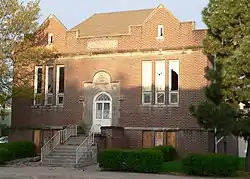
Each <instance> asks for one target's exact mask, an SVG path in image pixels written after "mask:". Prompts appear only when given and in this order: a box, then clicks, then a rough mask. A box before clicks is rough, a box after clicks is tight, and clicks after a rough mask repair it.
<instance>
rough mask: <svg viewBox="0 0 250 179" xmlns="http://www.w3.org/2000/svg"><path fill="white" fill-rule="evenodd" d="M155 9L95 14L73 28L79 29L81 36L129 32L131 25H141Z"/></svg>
mask: <svg viewBox="0 0 250 179" xmlns="http://www.w3.org/2000/svg"><path fill="white" fill-rule="evenodd" d="M153 11H154V9H142V10H134V11H122V12H111V13H100V14H94V15H93V16H91V17H90V18H88V19H87V20H85V21H84V22H82V23H80V24H78V25H77V26H75V27H73V28H72V29H71V30H78V31H79V36H103V35H107V36H108V35H114V34H128V33H129V26H131V25H141V24H142V23H143V22H144V21H145V20H146V19H147V18H148V17H149V16H150V14H151V13H152V12H153Z"/></svg>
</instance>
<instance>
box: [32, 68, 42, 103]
mask: <svg viewBox="0 0 250 179" xmlns="http://www.w3.org/2000/svg"><path fill="white" fill-rule="evenodd" d="M38 69H43V67H42V66H35V75H34V101H33V105H34V106H35V105H41V104H36V96H37V94H38V93H37V82H38ZM39 94H40V93H39Z"/></svg>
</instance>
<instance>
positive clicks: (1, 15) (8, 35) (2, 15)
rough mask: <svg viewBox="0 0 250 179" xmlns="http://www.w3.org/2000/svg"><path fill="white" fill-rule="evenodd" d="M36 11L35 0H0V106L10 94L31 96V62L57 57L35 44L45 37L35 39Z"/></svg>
mask: <svg viewBox="0 0 250 179" xmlns="http://www.w3.org/2000/svg"><path fill="white" fill-rule="evenodd" d="M39 12H40V8H39V0H37V1H28V2H27V3H24V2H20V1H19V0H0V106H3V105H5V104H6V102H7V101H8V100H9V99H10V98H11V97H13V95H15V96H16V95H22V96H23V95H25V96H31V94H30V93H31V89H32V88H31V86H32V84H31V82H32V80H31V79H32V76H33V68H32V65H34V64H43V63H44V62H46V61H48V60H51V59H54V58H56V57H57V54H56V52H55V50H53V49H48V48H46V47H45V46H40V45H39V43H40V41H42V40H44V39H42V38H46V34H45V35H44V36H43V37H42V36H39V39H37V37H38V32H39V28H38V22H37V20H38V18H39ZM39 35H40V34H39ZM13 70H14V73H13ZM13 75H14V88H13V89H12V86H13V80H12V78H13Z"/></svg>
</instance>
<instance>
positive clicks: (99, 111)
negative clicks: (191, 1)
mask: <svg viewBox="0 0 250 179" xmlns="http://www.w3.org/2000/svg"><path fill="white" fill-rule="evenodd" d="M96 119H102V103H96Z"/></svg>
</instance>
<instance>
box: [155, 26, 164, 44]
mask: <svg viewBox="0 0 250 179" xmlns="http://www.w3.org/2000/svg"><path fill="white" fill-rule="evenodd" d="M161 29H162V32H163V36H160V34H161ZM156 39H158V40H163V39H164V26H163V25H162V24H161V25H158V28H157V37H156Z"/></svg>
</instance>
